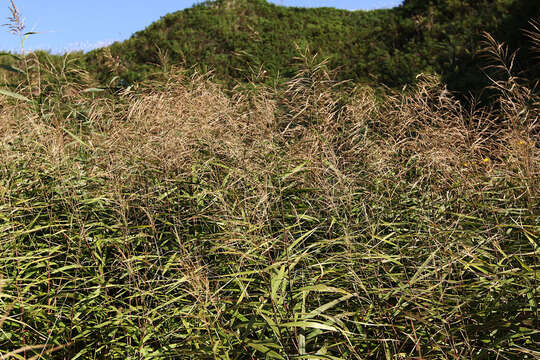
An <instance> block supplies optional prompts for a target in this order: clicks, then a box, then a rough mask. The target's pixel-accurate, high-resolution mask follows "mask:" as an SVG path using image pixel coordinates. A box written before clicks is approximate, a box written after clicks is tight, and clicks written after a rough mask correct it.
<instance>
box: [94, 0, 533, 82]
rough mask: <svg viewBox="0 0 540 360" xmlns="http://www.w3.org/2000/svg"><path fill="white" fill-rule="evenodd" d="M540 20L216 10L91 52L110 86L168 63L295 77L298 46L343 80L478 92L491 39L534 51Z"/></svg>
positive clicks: (449, 1) (250, 5)
mask: <svg viewBox="0 0 540 360" xmlns="http://www.w3.org/2000/svg"><path fill="white" fill-rule="evenodd" d="M539 14H540V5H539V3H538V2H537V1H534V0H521V1H518V0H475V1H471V0H461V1H459V0H430V1H423V0H422V1H419V0H407V1H405V2H404V4H402V5H401V6H399V7H397V8H394V9H389V10H375V11H346V10H338V9H333V8H311V9H306V8H294V7H283V6H277V5H273V4H270V3H268V2H267V1H265V0H234V1H231V0H218V1H207V2H204V3H201V4H198V5H196V6H194V7H192V8H189V9H186V10H183V11H178V12H176V13H172V14H168V15H166V16H164V17H163V18H162V19H160V20H159V21H157V22H155V23H154V24H152V25H151V26H149V27H148V28H147V29H145V30H143V31H140V32H137V33H136V34H134V35H133V36H132V37H131V38H130V39H129V40H127V41H124V42H121V43H115V44H113V45H112V46H111V47H110V48H107V49H105V50H103V49H101V50H96V51H94V52H91V53H90V54H89V55H88V63H89V64H90V66H91V67H93V68H94V69H95V70H97V71H98V73H99V74H101V77H102V78H103V79H111V78H112V77H113V76H120V77H122V78H124V79H126V80H128V81H133V80H141V79H144V78H146V77H147V76H148V75H149V74H150V73H152V72H153V71H156V67H155V65H156V64H163V63H165V64H169V65H170V64H179V65H182V66H184V67H187V68H191V67H194V68H197V69H201V70H203V71H204V70H214V71H215V74H216V76H217V78H218V79H222V80H225V81H227V82H229V83H234V82H235V81H237V80H240V81H242V80H249V79H251V77H252V73H253V71H255V72H257V71H258V70H259V69H264V70H265V71H267V74H268V75H269V76H271V77H275V76H277V75H278V74H279V75H281V76H283V77H285V78H287V77H289V76H290V75H291V74H293V73H294V71H295V70H296V69H295V67H294V57H295V56H296V55H297V54H298V52H297V49H296V45H298V46H300V47H302V48H304V47H306V46H308V45H309V47H310V48H311V49H312V50H313V51H314V52H318V53H319V54H320V55H322V56H324V57H328V58H329V60H330V66H331V67H333V68H338V69H339V70H340V74H341V75H340V77H341V78H342V79H353V80H355V81H360V82H367V83H372V84H374V83H376V84H381V83H382V84H385V85H387V86H392V87H397V86H402V85H403V84H407V83H410V82H412V81H414V78H415V76H416V75H417V74H418V73H421V72H435V73H438V74H441V75H442V76H443V79H444V80H445V81H446V82H447V83H449V85H450V87H451V88H453V89H457V90H474V89H478V88H481V87H482V86H483V85H484V81H485V80H484V79H485V77H484V76H483V74H482V73H481V71H480V69H479V64H480V63H481V61H480V60H479V58H478V55H477V54H476V52H477V50H478V49H479V48H480V47H481V40H482V33H483V32H484V31H487V32H490V33H492V34H494V35H495V36H496V37H497V38H498V39H499V40H503V41H509V42H510V43H511V44H512V45H513V46H514V47H518V46H519V47H526V46H525V43H524V40H523V36H522V28H526V27H527V26H528V24H527V22H528V21H529V19H531V18H534V17H535V16H538V15H539ZM528 58H530V57H529V56H528V55H527V54H524V56H523V57H522V59H528ZM524 61H526V60H524ZM527 67H528V68H530V64H527Z"/></svg>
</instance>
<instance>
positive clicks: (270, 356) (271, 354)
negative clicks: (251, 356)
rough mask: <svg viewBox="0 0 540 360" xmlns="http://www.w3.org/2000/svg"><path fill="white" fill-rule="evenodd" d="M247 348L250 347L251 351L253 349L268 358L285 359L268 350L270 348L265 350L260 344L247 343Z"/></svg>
mask: <svg viewBox="0 0 540 360" xmlns="http://www.w3.org/2000/svg"><path fill="white" fill-rule="evenodd" d="M248 346H250V347H252V348H253V349H255V350H257V351H259V352H262V353H263V354H265V355H266V356H267V357H269V358H272V359H282V360H285V358H284V357H283V356H281V355H279V354H278V353H276V352H275V351H273V350H270V348H267V347H266V346H264V345H262V344H256V343H248Z"/></svg>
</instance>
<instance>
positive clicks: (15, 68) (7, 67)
mask: <svg viewBox="0 0 540 360" xmlns="http://www.w3.org/2000/svg"><path fill="white" fill-rule="evenodd" d="M0 68H2V69H4V70H7V71H11V72H13V73H16V74H23V75H26V72H25V71H24V70H22V69H19V68H18V67H16V66H11V65H5V64H1V65H0Z"/></svg>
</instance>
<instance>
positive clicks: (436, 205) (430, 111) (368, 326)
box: [0, 39, 540, 359]
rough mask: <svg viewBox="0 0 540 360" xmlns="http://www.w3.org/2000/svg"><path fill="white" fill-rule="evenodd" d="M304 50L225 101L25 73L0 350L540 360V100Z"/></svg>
mask: <svg viewBox="0 0 540 360" xmlns="http://www.w3.org/2000/svg"><path fill="white" fill-rule="evenodd" d="M488 40H489V39H488ZM491 40H492V39H491ZM491 40H489V41H491ZM487 46H491V47H490V48H489V49H490V51H491V56H494V57H497V56H499V58H498V60H497V61H498V63H497V66H499V67H501V68H504V69H508V68H509V67H510V66H509V64H508V62H506V60H508V59H507V58H505V57H504V56H503V55H504V54H502V53H501V49H502V48H501V47H499V44H497V43H496V42H495V41H494V40H493V41H492V43H491V44H487ZM501 54H502V55H501ZM28 56H29V58H28V59H26V61H28V62H31V61H32V58H31V57H32V55H31V54H30V55H28ZM68 60H69V59H68ZM299 61H300V62H299V64H300V65H301V70H300V71H299V72H298V74H297V76H296V77H295V78H293V79H292V80H290V81H288V82H287V83H285V84H283V85H276V86H268V85H261V83H257V84H256V83H254V84H250V85H246V86H239V87H238V88H236V89H234V90H232V91H229V90H225V89H223V88H221V87H220V86H218V85H216V83H215V82H214V81H213V80H212V76H211V74H198V75H194V76H188V75H186V72H184V71H183V70H181V69H176V68H172V69H168V70H167V72H166V73H162V74H161V75H160V76H161V79H162V80H160V81H154V82H148V83H144V84H139V85H138V86H135V87H130V88H125V89H123V90H121V91H117V90H116V89H112V88H111V89H108V88H104V89H96V88H95V84H94V83H92V79H91V77H90V75H89V74H87V73H85V72H84V71H83V70H81V69H78V68H76V67H75V66H74V65H70V62H69V61H66V63H65V67H64V68H61V69H59V68H57V67H55V66H53V65H52V64H41V66H40V71H42V72H43V74H42V76H41V77H40V79H42V80H41V81H42V83H39V85H40V86H39V87H36V85H35V84H32V86H31V87H30V86H29V84H27V83H25V82H24V80H21V85H20V87H19V89H18V91H19V93H20V94H23V95H25V96H26V98H27V100H29V101H23V100H20V99H15V98H9V97H5V96H3V97H0V119H1V121H0V354H1V355H0V358H2V359H11V358H13V359H17V358H21V359H22V358H25V359H26V358H32V359H42V358H43V359H46V358H50V359H117V358H122V359H153V358H156V359H157V358H171V359H534V358H538V356H540V346H539V340H540V331H539V329H540V323H539V320H538V319H539V317H538V315H539V314H538V300H539V298H540V297H539V295H538V292H539V290H540V288H539V286H540V284H539V276H540V275H539V271H540V269H539V267H538V266H539V265H538V261H539V258H540V248H539V243H538V241H539V236H540V216H539V215H540V214H539V209H540V204H539V199H538V189H539V185H540V184H539V171H540V168H539V167H540V165H539V164H540V162H539V156H540V151H539V149H540V148H539V145H540V143H539V140H540V139H539V131H538V125H539V122H538V120H539V114H540V111H539V110H540V102H539V98H538V94H537V92H535V91H534V89H532V88H529V87H527V86H526V85H525V84H524V83H522V82H520V80H519V79H517V78H514V77H512V76H510V77H507V78H506V79H503V80H493V81H494V82H493V86H494V87H495V88H496V91H497V93H496V94H497V95H496V96H497V97H496V99H495V101H494V102H493V105H491V106H489V107H488V106H480V105H477V104H474V102H472V101H471V103H470V104H465V103H464V102H462V101H458V100H457V99H456V98H455V97H454V96H453V94H451V93H449V92H448V91H447V90H446V88H445V87H444V85H443V84H441V82H440V81H439V79H438V78H437V77H435V76H431V75H421V76H419V79H418V80H419V81H418V84H417V85H416V86H414V87H411V88H410V89H408V90H406V91H403V92H399V93H390V94H387V95H384V96H381V95H377V94H376V93H375V92H374V91H373V90H372V89H371V88H369V87H364V86H356V87H353V86H352V85H351V84H349V83H337V82H335V81H334V80H333V77H332V71H330V70H329V69H328V68H327V67H326V64H325V62H321V61H319V60H318V58H317V57H316V56H313V55H311V54H310V53H309V52H305V53H303V55H302V56H301V58H300V60H299ZM45 75H47V76H45ZM45 79H46V80H45ZM36 88H38V89H39V93H36V90H35V89H36ZM101 90H104V91H101ZM32 91H33V93H32Z"/></svg>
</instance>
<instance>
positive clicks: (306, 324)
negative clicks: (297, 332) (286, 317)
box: [281, 321, 339, 331]
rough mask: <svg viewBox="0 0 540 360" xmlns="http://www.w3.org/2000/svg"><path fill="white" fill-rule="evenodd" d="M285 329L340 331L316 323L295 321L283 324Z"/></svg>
mask: <svg viewBox="0 0 540 360" xmlns="http://www.w3.org/2000/svg"><path fill="white" fill-rule="evenodd" d="M281 326H283V327H302V328H312V329H320V330H328V331H339V329H338V328H336V327H334V326H330V325H326V324H322V323H318V322H314V321H293V322H288V323H284V324H281Z"/></svg>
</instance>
